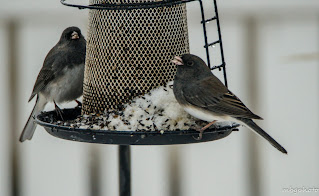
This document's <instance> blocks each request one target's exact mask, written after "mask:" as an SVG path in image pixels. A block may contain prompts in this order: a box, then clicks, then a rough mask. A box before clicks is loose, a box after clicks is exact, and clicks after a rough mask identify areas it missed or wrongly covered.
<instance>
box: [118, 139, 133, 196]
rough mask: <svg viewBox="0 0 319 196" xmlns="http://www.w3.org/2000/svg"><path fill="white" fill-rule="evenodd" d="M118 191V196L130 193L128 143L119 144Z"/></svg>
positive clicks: (126, 195)
mask: <svg viewBox="0 0 319 196" xmlns="http://www.w3.org/2000/svg"><path fill="white" fill-rule="evenodd" d="M119 165H120V167H119V179H120V183H119V189H120V190H119V192H120V196H130V195H131V149H130V146H129V145H125V146H124V145H120V146H119Z"/></svg>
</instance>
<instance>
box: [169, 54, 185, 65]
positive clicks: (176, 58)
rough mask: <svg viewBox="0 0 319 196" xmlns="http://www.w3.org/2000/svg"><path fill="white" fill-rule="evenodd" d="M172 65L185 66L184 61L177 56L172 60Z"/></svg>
mask: <svg viewBox="0 0 319 196" xmlns="http://www.w3.org/2000/svg"><path fill="white" fill-rule="evenodd" d="M171 62H172V63H174V64H175V65H184V63H183V60H182V58H181V57H179V56H175V57H174V59H173V60H171Z"/></svg>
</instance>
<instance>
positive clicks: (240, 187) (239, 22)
mask: <svg viewBox="0 0 319 196" xmlns="http://www.w3.org/2000/svg"><path fill="white" fill-rule="evenodd" d="M0 2H1V5H2V6H0V43H1V44H0V66H1V72H0V88H1V91H0V108H1V113H0V124H1V125H2V129H1V131H0V195H1V196H43V195H45V196H56V195H59V196H73V195H76V196H102V195H103V196H106V195H110V196H113V195H118V175H117V174H118V156H117V149H118V147H117V146H116V145H92V144H85V143H77V142H70V141H65V140H60V139H57V138H54V137H52V136H50V135H49V134H48V133H46V132H45V131H44V129H43V128H42V127H38V128H37V130H36V132H35V135H34V137H33V139H32V141H27V142H24V143H19V142H18V137H19V134H20V133H21V131H22V128H23V126H24V124H25V122H26V120H27V118H28V116H29V114H30V112H31V110H32V108H33V105H34V100H33V101H31V102H30V103H28V98H29V96H30V94H31V91H32V88H33V85H34V82H35V79H36V76H37V74H38V72H39V70H40V69H41V67H42V63H43V61H44V58H45V56H46V54H47V53H48V51H49V50H50V49H51V48H52V47H53V46H54V45H55V44H56V43H57V41H58V39H59V37H60V35H61V32H62V31H63V30H64V29H65V28H66V27H68V26H78V27H80V28H81V29H82V32H83V34H84V35H86V32H87V29H86V27H87V16H88V10H78V9H75V8H68V7H65V6H62V5H61V4H60V2H59V1H58V0H54V1H53V0H29V1H25V0H23V1H22V0H11V1H4V0H0ZM81 2H83V1H81ZM84 2H85V1H84ZM204 3H205V7H206V10H205V11H206V16H207V18H209V17H213V4H212V3H213V2H212V1H211V0H204ZM218 3H219V4H218V6H219V13H220V22H221V29H222V36H223V41H224V50H225V58H226V59H225V60H226V63H227V74H228V84H229V87H230V89H231V90H232V91H233V92H234V93H235V94H236V95H238V96H239V97H240V98H241V99H242V100H243V102H244V103H246V105H247V106H248V107H250V108H251V109H252V111H254V112H255V113H257V114H259V115H260V116H262V117H263V118H264V119H265V120H264V121H259V122H258V124H259V125H261V126H262V127H263V128H264V129H265V130H266V131H267V132H268V133H269V134H270V135H272V136H273V137H274V138H275V139H276V140H277V141H278V142H279V143H281V144H282V145H283V146H284V147H285V148H286V149H287V150H288V155H284V154H282V153H280V152H278V151H277V150H276V149H275V148H273V147H272V146H271V145H269V143H268V142H266V141H265V140H263V139H261V138H259V137H257V136H256V135H254V134H252V133H251V132H250V131H249V130H247V129H245V128H243V127H242V128H240V131H239V132H234V133H232V134H231V135H230V136H229V137H227V138H225V139H223V140H219V141H215V142H208V143H202V144H190V145H176V146H132V195H135V196H137V195H138V196H146V195H152V196H197V195H202V196H214V195H223V196H233V195H236V196H269V195H271V196H281V195H302V196H303V195H305V196H317V195H319V143H318V142H317V140H318V138H319V124H318V120H319V1H318V0H306V1H300V0H282V1H276V0H268V1H254V0H241V1H236V0H223V1H222V0H219V1H218ZM187 7H188V15H189V17H188V24H189V38H190V48H191V53H194V54H197V55H199V56H201V57H203V58H205V50H204V48H203V45H204V39H203V35H202V33H203V32H202V28H201V24H200V21H201V18H200V11H199V6H198V2H192V3H189V4H187ZM215 26H216V25H215V23H214V22H211V23H209V24H207V27H208V31H209V33H210V34H211V35H212V36H211V37H212V39H213V38H214V35H215V34H216V31H215V30H216V28H215ZM213 50H215V49H213ZM213 52H214V51H213ZM217 54H218V53H216V55H215V54H213V55H212V61H213V62H215V63H216V64H218V62H217V61H219V59H218V58H219V57H216V56H218V55H217ZM214 73H215V74H217V75H219V76H221V72H219V71H214ZM72 106H75V104H73V103H71V104H67V105H64V107H72ZM52 108H53V107H52V105H49V106H48V107H47V109H48V110H50V109H52ZM312 188H314V189H312ZM294 192H295V193H294Z"/></svg>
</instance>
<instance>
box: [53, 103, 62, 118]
mask: <svg viewBox="0 0 319 196" xmlns="http://www.w3.org/2000/svg"><path fill="white" fill-rule="evenodd" d="M53 103H54V107H55V112H56V114H57V115H58V116H60V117H61V119H62V121H64V119H63V116H62V114H63V112H62V110H61V109H60V108H59V106H58V105H57V104H56V103H55V101H53Z"/></svg>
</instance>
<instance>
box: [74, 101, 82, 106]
mask: <svg viewBox="0 0 319 196" xmlns="http://www.w3.org/2000/svg"><path fill="white" fill-rule="evenodd" d="M75 102H76V103H77V104H78V105H77V106H76V107H77V108H80V107H82V103H81V102H80V101H78V100H75Z"/></svg>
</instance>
